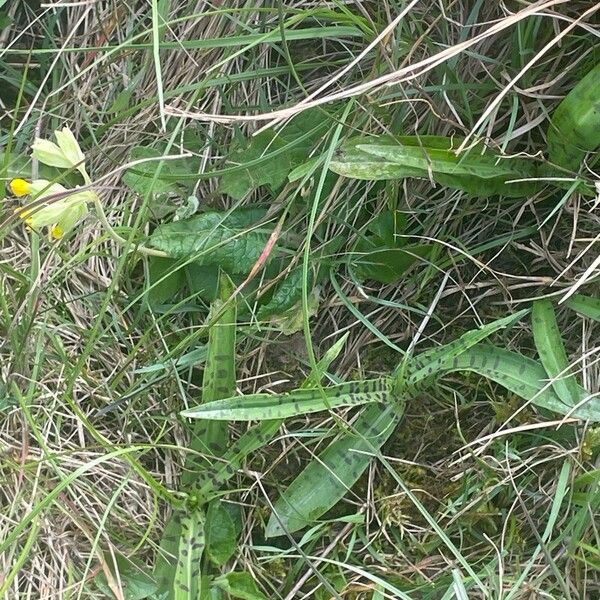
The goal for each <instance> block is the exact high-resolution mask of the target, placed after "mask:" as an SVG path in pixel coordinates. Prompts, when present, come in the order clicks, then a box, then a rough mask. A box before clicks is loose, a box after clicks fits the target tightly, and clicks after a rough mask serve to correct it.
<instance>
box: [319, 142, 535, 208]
mask: <svg viewBox="0 0 600 600" xmlns="http://www.w3.org/2000/svg"><path fill="white" fill-rule="evenodd" d="M459 145H460V140H458V139H456V138H443V137H439V136H427V135H425V136H402V137H397V138H393V137H390V136H382V137H376V136H372V137H360V138H353V139H351V140H349V141H348V142H347V143H346V144H345V145H344V146H343V147H342V148H341V149H340V150H339V151H338V153H337V155H336V156H335V157H334V159H333V160H332V161H331V163H330V169H331V170H332V171H334V172H335V173H338V174H340V175H345V176H346V177H354V178H357V179H367V180H382V179H403V178H406V177H418V178H423V179H433V180H434V181H435V182H437V183H439V184H441V185H444V186H448V187H452V188H456V189H460V190H463V191H465V192H467V193H468V194H470V195H474V196H489V195H494V194H501V195H504V196H509V197H520V196H525V195H527V194H529V193H532V192H533V191H535V189H536V188H537V184H536V183H535V182H533V181H532V182H519V183H509V182H510V181H512V180H517V179H527V178H533V177H535V175H536V168H535V165H534V163H532V162H528V161H525V160H523V159H517V158H504V157H502V156H500V155H498V154H496V153H494V152H492V151H491V150H490V149H488V148H484V147H483V146H482V145H478V146H477V147H475V148H471V149H470V150H469V151H468V152H463V153H462V154H461V155H457V154H456V153H455V151H454V148H456V147H458V146H459ZM483 150H485V153H484V152H483Z"/></svg>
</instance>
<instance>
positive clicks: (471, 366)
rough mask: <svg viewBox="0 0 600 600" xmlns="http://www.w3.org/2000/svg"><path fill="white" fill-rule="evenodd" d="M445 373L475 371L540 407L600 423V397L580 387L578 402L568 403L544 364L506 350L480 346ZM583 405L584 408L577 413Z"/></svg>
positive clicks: (457, 360)
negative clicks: (555, 386)
mask: <svg viewBox="0 0 600 600" xmlns="http://www.w3.org/2000/svg"><path fill="white" fill-rule="evenodd" d="M445 370H447V371H473V372H475V373H478V374H479V375H483V376H484V377H487V378H488V379H491V380H492V381H496V382H497V383H499V384H500V385H502V386H503V387H505V388H506V389H507V390H509V391H511V392H513V393H515V394H516V395H517V396H520V397H521V398H523V399H524V400H527V401H530V402H532V403H533V404H535V405H536V406H540V407H542V408H545V409H547V410H551V411H553V412H557V413H559V414H562V415H567V414H568V415H570V416H573V417H578V418H580V419H589V420H591V421H600V398H598V397H591V395H590V394H588V393H587V392H586V391H585V390H584V389H583V388H582V387H578V395H577V402H576V403H575V404H573V405H568V404H565V403H564V402H563V401H562V400H561V399H560V398H559V397H558V396H557V395H556V392H555V391H554V389H553V388H552V386H551V385H549V384H548V375H547V373H546V370H545V369H544V367H543V366H542V365H541V364H540V363H538V362H536V361H535V360H532V359H531V358H528V357H526V356H523V355H521V354H518V353H516V352H511V351H510V350H505V349H504V348H496V347H495V346H489V345H487V344H479V345H477V346H474V347H473V348H470V349H469V350H467V351H465V352H464V353H463V354H461V355H460V356H457V357H455V358H454V359H453V360H452V361H450V362H449V363H447V365H446V367H445ZM583 401H585V402H583ZM580 403H581V406H580V407H579V408H577V409H576V410H573V407H574V406H575V405H579V404H580Z"/></svg>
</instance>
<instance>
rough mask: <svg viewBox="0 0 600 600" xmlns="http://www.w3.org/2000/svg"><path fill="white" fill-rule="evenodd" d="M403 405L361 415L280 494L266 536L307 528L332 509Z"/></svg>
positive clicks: (385, 436)
mask: <svg viewBox="0 0 600 600" xmlns="http://www.w3.org/2000/svg"><path fill="white" fill-rule="evenodd" d="M402 411H403V403H402V402H397V403H396V405H395V406H394V407H392V406H389V405H388V406H382V405H379V404H374V405H372V406H368V407H367V408H365V410H363V412H361V414H360V415H359V416H358V418H357V419H356V420H355V421H354V423H352V425H351V431H350V432H347V433H343V434H342V435H341V436H340V437H339V438H338V439H337V440H335V441H334V442H332V443H331V444H330V445H329V446H328V447H327V448H326V449H325V450H324V451H323V452H321V453H320V454H319V456H318V458H317V459H315V460H312V461H311V462H310V463H309V464H308V465H307V466H306V467H305V468H304V469H303V470H302V471H301V473H300V474H299V475H298V476H297V477H296V478H295V479H294V481H293V482H292V483H291V484H290V485H289V486H288V487H287V489H286V490H285V491H284V492H282V493H281V496H280V497H279V499H278V500H277V502H275V505H274V510H273V513H272V514H271V517H270V518H269V522H268V523H267V528H266V531H265V536H266V537H275V536H278V535H283V534H284V533H286V532H287V533H294V532H295V531H298V530H299V529H303V528H304V527H308V526H309V525H311V524H312V523H314V522H315V521H316V520H317V519H319V518H320V517H321V516H322V515H323V514H325V513H326V512H327V511H328V510H329V509H330V508H332V507H333V506H335V504H337V502H339V501H340V500H341V499H342V498H343V497H344V496H345V495H346V493H347V492H348V491H349V490H350V489H351V487H352V486H353V485H354V484H355V483H356V482H357V481H358V479H359V478H360V476H361V475H362V474H363V473H364V471H365V470H366V469H367V467H368V466H369V464H370V462H371V459H372V454H373V451H374V450H377V449H378V448H380V447H381V446H382V445H383V444H384V442H385V441H386V440H387V439H388V438H389V437H390V435H391V434H392V433H393V431H394V429H395V427H396V425H397V423H398V419H399V416H400V414H401V412H402Z"/></svg>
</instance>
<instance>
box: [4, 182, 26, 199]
mask: <svg viewBox="0 0 600 600" xmlns="http://www.w3.org/2000/svg"><path fill="white" fill-rule="evenodd" d="M9 187H10V191H11V192H12V193H13V194H14V195H15V196H16V197H17V198H22V197H23V196H27V194H29V192H30V190H31V185H30V184H29V182H28V181H25V180H24V179H13V180H12V181H11V182H10V184H9Z"/></svg>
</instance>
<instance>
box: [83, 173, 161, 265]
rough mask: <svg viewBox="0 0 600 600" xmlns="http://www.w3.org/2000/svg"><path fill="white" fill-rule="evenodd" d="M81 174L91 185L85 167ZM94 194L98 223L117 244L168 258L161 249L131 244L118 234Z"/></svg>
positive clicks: (145, 253) (145, 254)
mask: <svg viewBox="0 0 600 600" xmlns="http://www.w3.org/2000/svg"><path fill="white" fill-rule="evenodd" d="M81 174H82V175H83V178H84V180H85V183H86V184H87V185H92V180H91V179H90V176H89V175H88V174H87V172H86V171H85V169H83V170H82V171H81ZM94 196H95V197H94V207H95V209H96V214H97V215H98V218H99V219H100V223H102V226H103V227H104V228H105V229H106V233H108V236H109V237H110V238H111V239H112V240H114V241H115V242H117V244H119V245H121V246H129V245H133V247H132V248H131V249H130V251H131V252H134V251H137V252H139V253H140V254H143V255H144V256H157V257H159V258H170V257H169V255H168V254H167V253H166V252H163V251H162V250H154V249H153V248H147V247H146V246H140V245H136V244H132V242H130V241H129V240H126V239H125V238H124V237H122V236H120V235H119V234H118V233H117V232H116V231H115V230H114V229H113V226H112V225H111V224H110V223H109V222H108V219H107V218H106V213H105V212H104V208H103V206H102V202H100V198H98V196H97V195H96V194H94Z"/></svg>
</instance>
